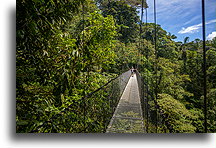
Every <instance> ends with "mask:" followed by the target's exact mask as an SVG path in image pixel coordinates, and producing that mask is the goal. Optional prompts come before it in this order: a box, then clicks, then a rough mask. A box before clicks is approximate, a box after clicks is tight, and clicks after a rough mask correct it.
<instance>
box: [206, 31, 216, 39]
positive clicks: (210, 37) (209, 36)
mask: <svg viewBox="0 0 216 148" xmlns="http://www.w3.org/2000/svg"><path fill="white" fill-rule="evenodd" d="M214 37H216V31H213V32H212V33H210V34H209V35H208V36H207V40H212V39H213V38H214Z"/></svg>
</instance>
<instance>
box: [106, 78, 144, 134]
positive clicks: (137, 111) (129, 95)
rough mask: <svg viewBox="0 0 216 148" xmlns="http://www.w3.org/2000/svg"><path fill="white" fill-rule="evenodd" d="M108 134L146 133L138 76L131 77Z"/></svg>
mask: <svg viewBox="0 0 216 148" xmlns="http://www.w3.org/2000/svg"><path fill="white" fill-rule="evenodd" d="M106 132H107V133H144V125H143V116H142V109H141V102H140V97H139V89H138V83H137V76H136V74H134V76H131V77H130V79H129V81H128V84H127V86H126V87H125V90H124V92H123V94H122V96H121V98H120V100H119V103H118V106H117V108H116V110H115V113H114V115H113V117H112V119H111V121H110V124H109V126H108V128H107V131H106Z"/></svg>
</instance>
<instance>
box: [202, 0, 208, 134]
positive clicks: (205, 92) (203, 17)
mask: <svg viewBox="0 0 216 148" xmlns="http://www.w3.org/2000/svg"><path fill="white" fill-rule="evenodd" d="M202 35H203V93H204V94H203V95H204V132H205V133H207V132H208V129H207V88H206V44H205V40H206V33H205V0H202Z"/></svg>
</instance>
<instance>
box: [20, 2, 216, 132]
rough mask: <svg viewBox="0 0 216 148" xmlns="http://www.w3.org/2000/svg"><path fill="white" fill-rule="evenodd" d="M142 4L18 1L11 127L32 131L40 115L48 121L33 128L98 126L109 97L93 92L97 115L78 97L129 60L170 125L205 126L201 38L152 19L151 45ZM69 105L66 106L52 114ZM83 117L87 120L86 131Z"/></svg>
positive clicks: (214, 72)
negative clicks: (142, 18) (142, 20)
mask: <svg viewBox="0 0 216 148" xmlns="http://www.w3.org/2000/svg"><path fill="white" fill-rule="evenodd" d="M140 4H141V1H140V0H130V1H128V0H121V1H117V0H27V1H25V0H18V1H17V14H16V15H17V19H16V25H17V31H16V132H18V133H20V132H21V133H23V132H31V131H32V130H35V129H37V127H38V126H41V125H43V123H44V122H46V128H39V130H38V131H37V132H59V133H65V132H70V133H74V132H101V129H104V128H106V127H103V124H102V122H104V119H103V117H102V114H101V110H102V109H105V110H104V112H106V111H107V110H106V108H107V107H106V103H107V102H106V100H102V101H101V98H96V99H97V101H96V103H95V104H94V108H91V109H92V110H95V112H97V115H95V116H94V117H92V118H88V119H83V113H82V107H81V106H82V97H83V96H86V95H87V94H88V93H90V92H92V91H95V90H96V89H98V88H100V87H101V86H102V85H104V84H105V83H107V82H108V81H109V80H111V79H112V78H115V77H116V76H117V75H119V74H121V73H122V72H125V71H127V70H129V68H131V67H132V66H134V67H138V70H139V72H140V73H141V75H142V76H143V78H144V80H145V81H146V82H147V83H148V86H149V93H150V94H151V96H152V98H153V99H157V103H158V105H159V108H160V110H161V112H163V114H164V115H165V116H166V121H165V122H166V125H169V128H168V129H169V132H176V133H179V132H187V133H194V132H203V129H204V127H203V122H204V119H203V118H204V114H203V106H204V105H203V104H204V103H203V71H202V64H203V57H202V56H203V54H202V45H203V44H202V40H200V39H196V40H194V41H190V40H189V37H186V38H185V40H184V41H183V42H176V41H174V39H175V38H176V36H175V35H172V34H171V33H169V32H167V31H165V30H164V29H163V28H161V26H160V25H159V24H157V26H156V27H157V32H156V33H157V39H156V41H157V48H156V50H155V47H154V44H155V29H154V27H155V24H154V23H142V28H141V30H142V33H141V34H140V17H139V16H138V12H137V8H138V7H140ZM144 6H145V8H147V7H148V6H147V4H146V3H145V5H144ZM206 46H207V49H206V50H207V55H206V56H207V57H206V58H207V98H208V102H207V103H208V116H207V117H208V131H209V132H216V118H215V117H216V113H215V111H216V38H214V39H213V40H210V41H207V42H206ZM150 103H151V102H150ZM89 104H91V100H89V101H88V102H85V105H86V106H88V105H89ZM68 106H70V107H71V108H70V111H69V112H66V111H65V112H62V113H61V117H60V116H56V117H55V118H52V117H53V116H55V115H58V114H59V112H61V111H62V110H64V109H65V108H67V107H68ZM87 114H88V113H87ZM96 116H97V117H96ZM83 120H87V122H89V123H91V124H90V125H91V126H90V127H89V128H88V130H87V131H82V127H83V126H85V125H83V122H82V121H83ZM95 120H97V121H95Z"/></svg>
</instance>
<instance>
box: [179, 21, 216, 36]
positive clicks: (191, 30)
mask: <svg viewBox="0 0 216 148" xmlns="http://www.w3.org/2000/svg"><path fill="white" fill-rule="evenodd" d="M215 22H216V19H214V20H210V21H208V22H206V23H205V24H206V25H208V24H212V23H215ZM201 27H202V23H200V24H197V25H193V26H189V27H187V28H184V27H183V28H182V29H181V30H180V31H179V32H178V33H180V34H184V33H195V32H198V31H199V29H200V28H201Z"/></svg>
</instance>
